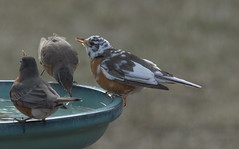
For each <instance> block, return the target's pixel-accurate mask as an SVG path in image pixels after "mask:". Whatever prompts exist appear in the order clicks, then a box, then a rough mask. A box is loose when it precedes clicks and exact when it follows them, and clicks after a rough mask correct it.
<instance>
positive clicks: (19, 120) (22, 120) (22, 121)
mask: <svg viewBox="0 0 239 149" xmlns="http://www.w3.org/2000/svg"><path fill="white" fill-rule="evenodd" d="M29 119H32V118H31V117H28V118H25V119H23V118H22V119H17V118H14V120H16V121H18V122H19V123H21V124H22V125H24V124H25V123H26V121H27V120H29Z"/></svg>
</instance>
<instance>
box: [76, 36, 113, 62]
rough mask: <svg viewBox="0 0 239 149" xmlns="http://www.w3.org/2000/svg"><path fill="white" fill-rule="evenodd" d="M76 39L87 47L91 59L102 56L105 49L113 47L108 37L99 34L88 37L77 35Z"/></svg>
mask: <svg viewBox="0 0 239 149" xmlns="http://www.w3.org/2000/svg"><path fill="white" fill-rule="evenodd" d="M76 40H77V41H78V42H80V43H81V44H82V45H83V46H84V47H85V48H86V52H87V53H88V55H89V57H90V58H91V59H93V58H95V57H97V56H101V54H102V53H104V51H105V50H107V49H110V48H112V46H111V45H110V43H109V42H108V41H107V40H106V39H104V38H103V37H100V36H97V35H94V36H91V37H89V38H87V39H84V38H78V37H77V38H76Z"/></svg>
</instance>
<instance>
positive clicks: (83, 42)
mask: <svg viewBox="0 0 239 149" xmlns="http://www.w3.org/2000/svg"><path fill="white" fill-rule="evenodd" d="M76 41H78V42H80V43H81V44H83V45H85V46H89V45H88V43H87V42H86V41H85V39H84V38H79V37H76Z"/></svg>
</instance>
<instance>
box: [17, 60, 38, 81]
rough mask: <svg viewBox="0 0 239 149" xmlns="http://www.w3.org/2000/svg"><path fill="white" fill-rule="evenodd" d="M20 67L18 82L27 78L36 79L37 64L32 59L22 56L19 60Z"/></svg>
mask: <svg viewBox="0 0 239 149" xmlns="http://www.w3.org/2000/svg"><path fill="white" fill-rule="evenodd" d="M20 62H21V66H20V69H19V72H20V76H19V81H20V82H21V81H24V80H25V79H27V78H31V77H38V76H39V72H38V69H37V63H36V61H35V59H34V58H33V57H30V56H24V57H22V59H21V61H20Z"/></svg>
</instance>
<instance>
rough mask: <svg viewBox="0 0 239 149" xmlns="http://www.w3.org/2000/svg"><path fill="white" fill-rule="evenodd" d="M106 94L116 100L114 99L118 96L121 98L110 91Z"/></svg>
mask: <svg viewBox="0 0 239 149" xmlns="http://www.w3.org/2000/svg"><path fill="white" fill-rule="evenodd" d="M105 94H107V95H108V96H110V98H114V97H116V96H118V97H120V95H118V94H114V93H112V92H110V91H106V92H105Z"/></svg>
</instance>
